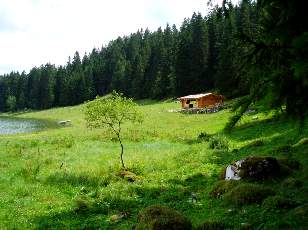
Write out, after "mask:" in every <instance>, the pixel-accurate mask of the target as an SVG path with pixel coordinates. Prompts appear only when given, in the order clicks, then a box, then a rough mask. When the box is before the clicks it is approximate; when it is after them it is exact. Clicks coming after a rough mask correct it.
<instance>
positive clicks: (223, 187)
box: [210, 180, 239, 198]
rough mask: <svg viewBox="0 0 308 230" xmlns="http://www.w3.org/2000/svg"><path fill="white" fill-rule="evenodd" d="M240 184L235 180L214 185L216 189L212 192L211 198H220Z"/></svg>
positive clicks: (222, 181)
mask: <svg viewBox="0 0 308 230" xmlns="http://www.w3.org/2000/svg"><path fill="white" fill-rule="evenodd" d="M238 184H239V182H238V181H234V180H221V181H218V182H216V183H215V184H214V187H213V188H212V190H211V191H210V196H211V197H213V198H219V197H221V196H222V195H223V194H225V193H227V192H229V191H230V190H231V189H233V188H234V187H235V186H237V185H238Z"/></svg>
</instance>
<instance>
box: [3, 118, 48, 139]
mask: <svg viewBox="0 0 308 230" xmlns="http://www.w3.org/2000/svg"><path fill="white" fill-rule="evenodd" d="M47 127H48V125H47V123H45V122H43V121H40V120H35V119H24V118H13V117H0V135H4V134H17V133H30V132H35V131H40V130H42V129H44V128H47Z"/></svg>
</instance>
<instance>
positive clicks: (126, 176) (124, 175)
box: [117, 170, 141, 182]
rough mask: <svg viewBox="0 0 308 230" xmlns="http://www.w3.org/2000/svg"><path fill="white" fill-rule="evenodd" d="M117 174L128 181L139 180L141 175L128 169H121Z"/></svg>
mask: <svg viewBox="0 0 308 230" xmlns="http://www.w3.org/2000/svg"><path fill="white" fill-rule="evenodd" d="M117 176H119V177H121V178H123V179H125V180H127V181H129V182H135V181H139V180H141V177H139V176H137V175H136V174H135V173H133V172H131V171H128V170H122V171H120V172H118V173H117Z"/></svg>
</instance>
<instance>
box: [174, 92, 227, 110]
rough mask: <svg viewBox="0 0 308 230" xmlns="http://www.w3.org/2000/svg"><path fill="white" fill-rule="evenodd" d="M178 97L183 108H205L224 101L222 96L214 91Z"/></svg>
mask: <svg viewBox="0 0 308 230" xmlns="http://www.w3.org/2000/svg"><path fill="white" fill-rule="evenodd" d="M178 99H179V100H180V101H181V104H182V108H183V109H188V108H205V107H210V106H214V105H216V104H221V103H223V102H224V96H222V95H217V94H214V93H202V94H194V95H188V96H184V97H180V98H178Z"/></svg>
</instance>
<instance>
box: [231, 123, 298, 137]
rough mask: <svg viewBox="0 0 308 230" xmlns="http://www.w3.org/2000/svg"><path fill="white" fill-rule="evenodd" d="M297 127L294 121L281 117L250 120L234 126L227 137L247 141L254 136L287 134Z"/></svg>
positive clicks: (295, 130)
mask: <svg viewBox="0 0 308 230" xmlns="http://www.w3.org/2000/svg"><path fill="white" fill-rule="evenodd" d="M297 127H298V126H296V122H295V121H293V122H292V121H290V122H286V121H285V120H283V119H280V120H276V119H266V120H261V121H252V122H249V123H246V124H243V125H239V126H237V127H235V128H234V130H232V132H231V133H230V134H229V135H228V137H229V138H230V139H232V140H235V141H248V140H252V139H256V138H267V137H271V136H273V135H276V134H279V135H282V134H284V135H288V134H290V133H295V132H297V130H298V128H297Z"/></svg>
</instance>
